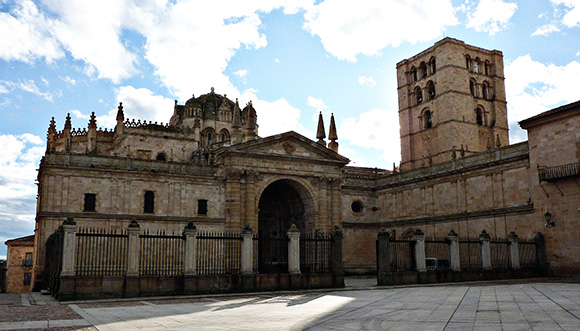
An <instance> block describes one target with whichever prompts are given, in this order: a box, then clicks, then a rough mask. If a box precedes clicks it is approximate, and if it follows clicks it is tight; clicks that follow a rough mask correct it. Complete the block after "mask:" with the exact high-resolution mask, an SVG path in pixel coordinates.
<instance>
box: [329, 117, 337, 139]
mask: <svg viewBox="0 0 580 331" xmlns="http://www.w3.org/2000/svg"><path fill="white" fill-rule="evenodd" d="M328 139H330V140H333V141H334V140H337V139H338V135H337V134H336V124H334V113H333V114H331V115H330V130H329V131H328Z"/></svg>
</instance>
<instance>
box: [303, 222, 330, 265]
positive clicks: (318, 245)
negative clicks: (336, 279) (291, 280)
mask: <svg viewBox="0 0 580 331" xmlns="http://www.w3.org/2000/svg"><path fill="white" fill-rule="evenodd" d="M331 257H332V239H331V236H330V235H328V234H326V233H323V232H320V231H318V230H316V232H315V233H314V234H312V235H304V236H302V237H300V271H301V272H303V273H317V272H331Z"/></svg>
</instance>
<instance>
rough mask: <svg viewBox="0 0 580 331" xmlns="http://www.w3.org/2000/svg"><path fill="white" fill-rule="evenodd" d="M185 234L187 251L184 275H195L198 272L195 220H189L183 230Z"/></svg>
mask: <svg viewBox="0 0 580 331" xmlns="http://www.w3.org/2000/svg"><path fill="white" fill-rule="evenodd" d="M183 236H184V237H185V251H184V258H183V275H184V276H186V277H187V276H194V275H196V273H197V270H196V269H195V268H196V264H195V262H196V259H197V251H196V250H197V245H196V241H197V228H196V227H195V225H193V221H192V222H189V223H188V224H187V226H186V227H185V230H183Z"/></svg>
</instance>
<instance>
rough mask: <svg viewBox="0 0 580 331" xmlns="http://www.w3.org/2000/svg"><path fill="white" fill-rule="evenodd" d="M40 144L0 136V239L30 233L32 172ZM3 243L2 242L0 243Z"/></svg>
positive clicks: (37, 139) (36, 139)
mask: <svg viewBox="0 0 580 331" xmlns="http://www.w3.org/2000/svg"><path fill="white" fill-rule="evenodd" d="M43 143H44V142H43V140H42V139H41V138H40V137H38V136H35V135H32V134H28V133H27V134H23V135H19V136H15V135H4V134H1V135H0V146H2V153H0V237H2V238H6V239H9V238H16V237H21V236H25V235H30V234H32V233H33V231H34V211H35V205H36V199H35V197H36V194H37V187H36V186H35V185H34V180H35V178H36V168H37V166H38V164H39V161H40V158H41V156H42V155H43V154H44V150H45V148H44V146H42V145H43ZM3 241H4V240H2V242H3Z"/></svg>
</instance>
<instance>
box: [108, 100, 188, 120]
mask: <svg viewBox="0 0 580 331" xmlns="http://www.w3.org/2000/svg"><path fill="white" fill-rule="evenodd" d="M175 103H177V100H175ZM124 120H125V113H124V112H123V103H122V102H119V107H118V108H117V122H123V121H124Z"/></svg>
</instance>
